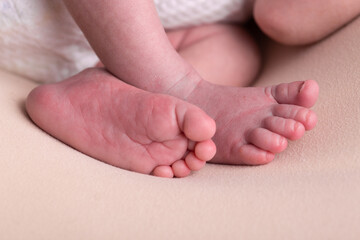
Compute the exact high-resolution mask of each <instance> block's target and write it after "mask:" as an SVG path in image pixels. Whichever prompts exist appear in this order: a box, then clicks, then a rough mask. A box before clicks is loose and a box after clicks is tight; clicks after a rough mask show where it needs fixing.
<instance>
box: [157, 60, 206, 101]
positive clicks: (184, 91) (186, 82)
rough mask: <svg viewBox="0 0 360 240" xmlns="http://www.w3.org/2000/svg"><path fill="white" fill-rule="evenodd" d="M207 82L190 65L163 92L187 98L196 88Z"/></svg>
mask: <svg viewBox="0 0 360 240" xmlns="http://www.w3.org/2000/svg"><path fill="white" fill-rule="evenodd" d="M203 82H205V81H204V80H203V79H202V77H201V76H200V75H199V74H198V73H197V72H196V71H195V69H193V68H192V67H190V68H189V69H188V71H187V72H186V73H185V74H183V75H182V77H180V78H179V80H177V81H175V82H174V84H173V85H172V86H170V87H169V88H167V90H165V91H164V92H163V93H165V94H169V95H172V96H175V97H178V98H180V99H183V100H187V99H188V98H189V97H190V96H191V95H192V93H193V92H194V90H195V89H196V88H197V87H198V86H199V85H201V84H202V83H203Z"/></svg>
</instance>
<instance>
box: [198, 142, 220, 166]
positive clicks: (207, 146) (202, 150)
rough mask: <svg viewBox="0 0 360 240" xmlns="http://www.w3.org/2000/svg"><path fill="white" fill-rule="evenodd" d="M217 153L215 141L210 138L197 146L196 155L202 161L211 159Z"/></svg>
mask: <svg viewBox="0 0 360 240" xmlns="http://www.w3.org/2000/svg"><path fill="white" fill-rule="evenodd" d="M215 154H216V146H215V143H214V142H213V141H212V140H211V139H210V140H206V141H202V142H199V143H197V144H196V146H195V156H196V157H197V158H198V159H200V160H202V161H210V160H211V159H212V158H213V157H214V156H215Z"/></svg>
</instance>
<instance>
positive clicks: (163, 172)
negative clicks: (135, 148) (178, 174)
mask: <svg viewBox="0 0 360 240" xmlns="http://www.w3.org/2000/svg"><path fill="white" fill-rule="evenodd" d="M152 175H154V176H156V177H163V178H173V177H174V172H173V170H172V168H171V167H170V166H158V167H156V168H155V169H154V170H153V172H152Z"/></svg>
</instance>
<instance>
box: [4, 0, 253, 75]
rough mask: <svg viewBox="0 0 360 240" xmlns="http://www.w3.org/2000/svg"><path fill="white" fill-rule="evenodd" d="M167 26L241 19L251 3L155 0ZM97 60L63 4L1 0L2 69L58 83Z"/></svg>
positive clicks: (246, 0) (49, 0)
mask: <svg viewBox="0 0 360 240" xmlns="http://www.w3.org/2000/svg"><path fill="white" fill-rule="evenodd" d="M154 1H155V3H156V7H157V10H158V13H159V16H160V18H161V21H162V22H163V24H164V27H165V28H177V27H185V26H190V25H197V24H202V23H211V22H217V21H222V20H240V21H241V20H245V19H247V18H248V17H249V16H250V13H251V8H252V1H253V0H154ZM97 61H98V58H97V56H96V55H95V53H94V52H93V51H92V49H91V47H90V46H89V44H88V42H87V41H86V39H85V38H84V36H83V34H82V33H81V31H80V29H79V28H78V27H77V25H76V24H75V22H74V21H73V19H72V18H71V16H70V14H69V13H68V12H67V10H66V8H65V6H64V4H63V2H62V0H0V68H2V69H5V70H8V71H10V72H13V73H16V74H19V75H23V76H25V77H27V78H30V79H33V80H35V81H38V82H53V81H61V80H63V79H65V78H67V77H69V76H72V75H74V74H76V73H78V72H80V71H81V70H83V69H85V68H88V67H92V66H94V65H95V64H96V62H97Z"/></svg>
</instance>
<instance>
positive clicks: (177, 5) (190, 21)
mask: <svg viewBox="0 0 360 240" xmlns="http://www.w3.org/2000/svg"><path fill="white" fill-rule="evenodd" d="M154 1H155V4H156V8H157V11H158V13H159V17H160V19H161V22H162V23H163V25H164V27H165V28H178V27H184V26H191V25H199V24H204V23H213V22H218V21H224V20H234V21H235V20H236V21H245V20H247V19H248V18H249V17H250V16H251V12H252V7H253V2H254V1H253V0H154Z"/></svg>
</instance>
